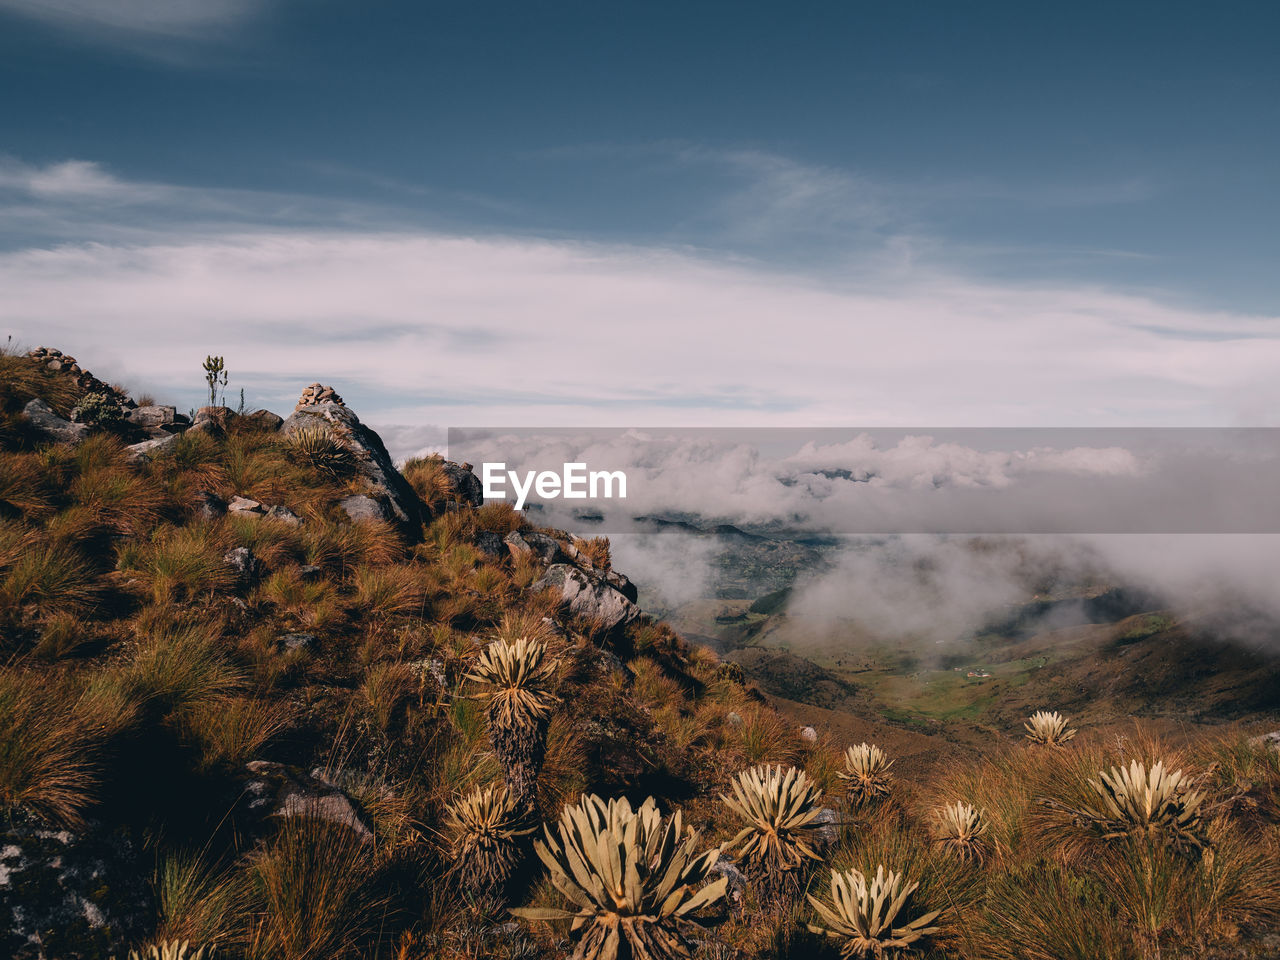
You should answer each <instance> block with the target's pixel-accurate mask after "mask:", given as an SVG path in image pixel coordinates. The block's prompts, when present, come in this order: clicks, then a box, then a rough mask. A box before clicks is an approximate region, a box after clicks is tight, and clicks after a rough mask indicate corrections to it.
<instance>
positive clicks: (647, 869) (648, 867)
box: [511, 796, 728, 960]
mask: <svg viewBox="0 0 1280 960" xmlns="http://www.w3.org/2000/svg"><path fill="white" fill-rule="evenodd" d="M558 828H559V829H558V832H559V840H558V841H557V839H556V838H555V837H554V836H552V833H551V828H550V827H547V828H545V830H544V832H545V839H544V840H537V841H535V842H534V849H535V850H536V851H537V854H538V857H539V858H540V859H541V860H542V862H543V863H545V864H546V866H547V869H548V870H549V871H550V876H551V883H552V884H553V885H554V886H555V888H556V889H557V890H559V891H560V892H561V893H562V894H564V895H565V896H566V897H568V898H569V900H570V901H572V902H573V904H574V905H575V906H576V907H577V908H578V909H577V910H576V911H570V910H557V909H551V908H536V907H531V908H525V909H517V910H512V911H511V912H512V913H514V914H516V915H517V916H521V917H524V918H526V919H530V920H572V921H573V926H572V928H571V933H572V934H574V935H576V936H577V937H578V944H577V948H576V949H575V950H574V952H573V960H616V958H618V957H632V958H635V960H672V958H687V957H689V956H691V954H690V945H689V943H688V941H687V940H686V939H685V937H684V935H683V933H682V931H681V929H680V925H681V924H688V923H692V919H691V915H692V914H693V913H694V912H696V911H697V910H700V909H702V908H703V907H707V906H710V905H711V904H713V903H716V902H717V901H718V900H720V899H722V898H723V897H724V892H725V888H726V887H727V885H728V879H727V878H725V877H721V878H720V879H719V880H716V881H715V882H713V883H710V884H707V885H706V886H704V887H702V888H701V889H698V886H699V884H701V883H702V882H703V881H704V880H705V879H706V878H707V874H708V873H709V872H710V871H711V868H712V867H713V866H715V863H716V860H717V859H718V858H719V856H720V850H719V848H714V849H711V850H708V851H706V852H705V853H702V854H699V853H697V848H698V841H699V834H698V833H697V832H696V831H694V830H692V829H686V828H685V826H684V822H683V820H682V817H681V813H680V811H679V810H677V811H676V812H675V813H674V814H672V815H671V817H669V818H663V816H662V815H661V814H660V813H659V812H658V808H657V805H656V804H655V803H654V800H653V798H652V797H650V798H649V799H647V800H645V802H644V804H643V805H642V806H641V807H640V809H639V810H632V808H631V804H630V802H629V801H627V800H626V799H625V798H623V799H619V800H609V801H608V802H606V801H604V800H602V799H600V798H599V797H597V796H584V797H583V798H582V801H581V802H580V803H578V804H577V805H576V806H572V807H571V806H566V807H565V808H564V810H563V812H562V813H561V815H560V822H559V824H558Z"/></svg>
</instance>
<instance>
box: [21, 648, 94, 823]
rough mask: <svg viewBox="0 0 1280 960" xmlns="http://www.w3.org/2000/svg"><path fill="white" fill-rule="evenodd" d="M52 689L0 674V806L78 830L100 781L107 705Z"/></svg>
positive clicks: (33, 679)
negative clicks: (100, 749)
mask: <svg viewBox="0 0 1280 960" xmlns="http://www.w3.org/2000/svg"><path fill="white" fill-rule="evenodd" d="M69 693H70V691H68V690H66V689H63V688H60V687H58V686H54V685H51V684H50V683H49V681H48V680H47V679H46V678H45V677H43V676H40V675H38V674H35V673H18V672H15V671H6V672H3V673H0V730H3V731H4V735H3V736H0V807H6V808H14V807H21V808H23V809H26V810H27V811H30V812H31V813H33V814H35V815H36V816H38V817H40V818H42V819H44V820H45V821H47V822H48V823H50V824H52V825H55V826H65V827H72V828H74V827H78V826H80V825H82V824H83V822H84V816H85V812H86V810H87V809H88V807H89V806H90V805H91V804H92V803H93V801H94V799H95V797H96V793H97V789H98V785H99V782H100V773H101V771H100V763H99V757H98V756H97V752H98V748H99V746H100V744H101V743H102V741H103V739H104V738H105V737H104V735H105V734H107V733H110V732H112V731H113V729H114V724H115V722H116V721H115V720H114V718H111V717H109V716H105V715H104V708H109V707H110V706H111V704H109V703H107V702H106V701H104V700H101V699H97V698H93V697H85V698H80V699H76V698H75V697H74V696H69Z"/></svg>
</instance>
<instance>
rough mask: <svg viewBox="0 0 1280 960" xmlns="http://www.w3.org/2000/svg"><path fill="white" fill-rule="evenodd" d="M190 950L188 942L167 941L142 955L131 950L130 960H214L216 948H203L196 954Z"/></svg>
mask: <svg viewBox="0 0 1280 960" xmlns="http://www.w3.org/2000/svg"><path fill="white" fill-rule="evenodd" d="M190 949H191V944H190V943H189V942H187V941H186V940H166V941H164V942H163V943H159V944H155V943H153V944H152V945H151V946H149V947H148V948H147V949H146V950H144V951H143V952H141V953H139V952H138V951H137V950H130V951H129V960H213V954H214V950H215V948H214V947H213V946H212V945H206V946H203V947H201V948H200V949H198V950H197V951H196V952H195V953H191V952H190Z"/></svg>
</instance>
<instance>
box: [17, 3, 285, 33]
mask: <svg viewBox="0 0 1280 960" xmlns="http://www.w3.org/2000/svg"><path fill="white" fill-rule="evenodd" d="M265 5H266V0H0V10H8V11H11V12H13V13H17V14H20V15H22V16H26V17H31V18H33V19H37V20H43V21H45V22H47V23H52V24H54V25H56V26H60V27H65V28H67V29H71V30H74V31H77V32H80V33H89V34H97V35H99V36H102V35H103V34H105V35H106V36H111V35H113V34H117V35H119V34H145V35H152V36H158V37H165V36H167V37H191V36H194V35H196V34H198V33H199V32H200V31H202V30H207V29H210V28H216V27H222V26H227V25H230V24H235V23H239V22H241V21H243V20H244V19H246V18H248V17H249V16H251V15H252V14H254V13H255V12H256V11H258V10H259V9H260V8H262V7H263V6H265Z"/></svg>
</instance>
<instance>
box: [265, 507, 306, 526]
mask: <svg viewBox="0 0 1280 960" xmlns="http://www.w3.org/2000/svg"><path fill="white" fill-rule="evenodd" d="M266 518H267V519H268V520H277V521H279V522H280V523H287V524H289V526H291V527H296V526H298V524H300V523H302V518H301V517H300V516H298V515H297V514H296V513H294V512H293V511H292V510H290V509H289V508H288V507H282V506H280V505H279V504H277V505H276V506H274V507H268V508H267V512H266Z"/></svg>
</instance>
